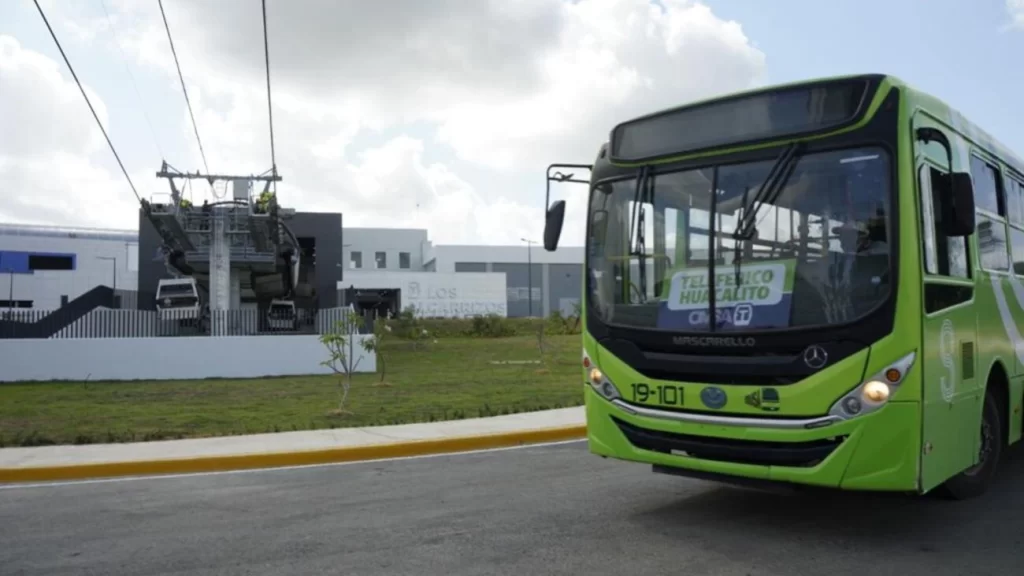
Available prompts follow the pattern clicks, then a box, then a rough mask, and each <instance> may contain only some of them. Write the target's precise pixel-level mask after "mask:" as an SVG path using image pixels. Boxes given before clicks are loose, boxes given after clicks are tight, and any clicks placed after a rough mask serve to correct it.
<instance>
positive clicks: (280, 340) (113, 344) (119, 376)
mask: <svg viewBox="0 0 1024 576" xmlns="http://www.w3.org/2000/svg"><path fill="white" fill-rule="evenodd" d="M356 338H357V339H358V340H359V342H362V340H364V339H365V338H367V336H356ZM355 348H356V350H357V356H356V357H357V358H358V365H357V366H356V372H375V371H376V369H377V357H376V355H375V354H370V353H368V352H366V351H365V350H363V348H362V346H361V345H357V346H355ZM327 358H328V354H327V349H326V348H325V347H324V346H323V344H321V343H320V341H319V339H318V337H317V336H256V337H246V336H226V337H221V338H209V337H178V338H124V339H122V338H97V339H58V340H5V341H4V342H3V344H2V345H0V366H3V370H0V382H24V381H49V380H84V379H85V378H86V377H88V379H89V380H92V381H97V380H191V379H202V378H259V377H262V376H300V375H307V374H330V373H331V370H330V369H329V368H327V367H325V366H321V365H320V362H322V361H324V360H326V359H327Z"/></svg>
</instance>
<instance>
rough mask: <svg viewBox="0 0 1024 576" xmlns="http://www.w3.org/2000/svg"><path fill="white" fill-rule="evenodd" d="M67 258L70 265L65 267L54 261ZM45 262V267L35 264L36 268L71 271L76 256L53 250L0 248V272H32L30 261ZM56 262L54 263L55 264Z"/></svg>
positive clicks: (76, 259) (75, 263)
mask: <svg viewBox="0 0 1024 576" xmlns="http://www.w3.org/2000/svg"><path fill="white" fill-rule="evenodd" d="M65 258H66V259H69V260H70V267H65V266H64V265H63V264H62V263H61V262H59V261H58V262H54V260H55V259H65ZM33 260H35V261H41V263H44V262H45V263H46V264H47V265H46V266H45V267H40V266H39V265H35V266H34V268H35V269H37V270H64V271H71V270H75V269H76V268H78V257H77V255H75V254H56V253H53V252H20V251H14V250H0V272H3V273H6V274H10V273H11V272H13V273H15V274H32V273H33V272H34V269H33V265H32V264H31V263H30V262H31V261H33ZM55 264H56V265H55Z"/></svg>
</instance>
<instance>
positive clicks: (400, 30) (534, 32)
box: [0, 0, 764, 244]
mask: <svg viewBox="0 0 1024 576" xmlns="http://www.w3.org/2000/svg"><path fill="white" fill-rule="evenodd" d="M661 4H662V5H663V8H662V7H659V6H656V5H654V4H652V3H650V2H649V0H578V1H575V2H571V3H570V2H566V1H564V0H519V1H517V2H507V1H504V0H477V1H474V2H461V1H456V0H436V1H434V2H422V1H420V0H405V1H394V2H389V3H386V4H385V3H372V2H356V1H354V0H352V1H349V2H340V1H336V0H307V1H303V2H271V3H269V6H268V16H269V19H270V51H271V75H272V78H273V88H274V93H273V98H274V129H275V139H276V152H277V163H278V167H279V170H280V172H281V173H282V174H283V175H284V178H285V179H284V181H283V182H282V183H281V184H280V185H279V190H280V194H281V199H282V202H283V203H285V204H286V205H290V206H296V207H299V208H301V209H307V210H337V211H343V212H344V214H345V221H346V223H347V224H351V225H356V224H363V225H372V226H414V225H416V226H425V227H428V228H429V229H430V232H431V236H432V237H433V238H434V240H435V241H439V242H466V243H469V242H485V243H502V242H518V239H519V238H520V237H522V236H529V237H534V238H539V236H540V230H541V228H542V226H543V223H542V210H543V201H542V195H543V187H542V184H541V182H542V174H543V168H544V166H545V165H546V164H548V163H550V162H552V161H570V162H580V161H582V162H589V161H591V160H592V159H593V157H594V155H595V153H596V151H597V148H598V146H599V145H600V144H601V143H602V141H603V140H604V139H605V138H606V137H607V134H608V131H609V130H610V129H611V127H612V126H613V125H614V124H615V123H616V122H618V121H621V120H623V119H625V118H627V117H630V116H633V115H637V114H640V113H644V112H648V111H651V110H654V109H657V108H661V107H666V106H670V105H676V104H680V103H683V102H685V101H688V100H693V99H695V98H700V97H706V96H709V95H713V94H715V93H720V92H724V91H731V90H736V89H741V88H745V87H748V86H750V85H752V84H755V83H757V82H759V81H760V78H761V74H762V70H763V68H764V55H763V54H762V53H760V52H759V51H758V50H756V49H754V48H753V47H752V46H751V44H750V42H749V41H748V39H747V38H746V36H745V35H744V34H743V32H742V29H741V28H740V26H739V25H738V24H737V23H735V22H726V21H723V20H721V19H720V18H718V17H716V16H715V15H714V14H713V13H712V11H711V10H710V9H709V8H708V7H706V6H704V5H702V4H700V3H697V2H693V1H690V0H663V2H662V3H661ZM107 5H108V6H109V8H110V10H111V15H112V17H113V18H114V19H115V21H116V22H117V24H116V25H117V27H118V32H119V36H118V38H120V39H121V41H122V45H123V47H124V48H125V51H126V53H128V54H131V55H133V56H134V57H135V58H137V62H135V63H133V65H136V66H138V65H143V66H154V67H156V68H157V69H159V70H162V71H163V72H164V73H165V79H166V86H165V88H166V89H167V90H172V91H179V90H180V86H179V85H178V80H177V73H176V71H175V68H174V64H173V60H172V59H171V56H170V50H169V48H168V46H167V38H166V34H165V32H164V29H163V23H162V21H161V20H160V15H159V12H158V11H157V9H156V3H148V2H147V3H139V2H132V1H128V0H107ZM166 9H167V11H168V13H167V16H168V20H169V21H170V25H171V29H172V31H173V32H174V39H175V46H176V48H177V50H178V55H179V57H180V60H181V66H182V70H183V72H184V74H185V79H186V82H187V83H188V88H189V95H190V97H191V98H192V103H193V106H194V108H195V110H196V119H197V122H198V124H199V129H200V132H201V134H202V136H203V143H204V146H205V148H206V151H207V156H208V158H209V160H210V168H211V170H213V171H216V172H231V173H238V172H241V173H248V172H254V173H255V172H262V171H264V170H266V169H268V168H269V167H270V149H269V136H268V129H267V108H266V92H265V85H264V82H265V77H264V68H263V43H262V23H261V20H260V10H259V5H258V4H253V3H252V2H248V1H242V0H223V1H218V2H205V1H202V0H178V1H176V2H174V3H167V5H166ZM75 26H76V28H75V30H76V36H77V37H80V38H101V39H103V41H105V42H112V41H113V37H112V36H111V35H109V34H105V33H103V31H104V30H106V27H107V23H106V17H105V16H103V15H102V13H101V15H100V17H99V18H95V17H94V18H92V19H91V20H90V19H88V18H76V25H75ZM110 55H111V66H112V70H114V69H116V68H117V67H119V66H120V65H121V63H120V62H118V61H117V60H116V59H115V58H117V57H119V53H118V52H117V51H116V50H113V51H111V52H110ZM54 66H55V65H54ZM56 70H57V68H56V67H55V68H53V73H55V72H56ZM51 75H52V74H51ZM40 82H41V81H40ZM48 82H49V83H48V84H39V85H37V86H27V85H26V86H25V87H24V88H22V89H21V90H22V96H21V98H24V99H27V100H33V99H35V98H37V97H38V94H37V92H38V91H40V90H53V91H55V92H56V93H57V94H64V92H63V91H62V90H66V89H67V82H66V81H65V82H63V84H60V83H54V81H53V80H52V79H51V80H50V81H48ZM72 88H73V84H72ZM46 98H57V97H56V96H46ZM77 98H78V101H77V102H76V101H74V100H73V99H68V100H67V101H63V100H62V101H59V102H56V103H52V104H51V105H52V106H57V107H58V108H59V111H58V112H57V114H65V113H66V114H67V115H68V117H69V118H70V117H72V116H74V117H75V121H76V122H86V121H90V122H91V119H90V118H88V116H87V115H86V114H82V111H81V110H80V108H82V107H83V106H84V104H83V103H82V102H81V101H80V100H81V96H80V95H77ZM23 129H24V128H22V127H19V129H18V131H17V132H15V133H16V134H18V136H17V137H16V138H14V139H13V140H12V144H11V145H12V146H15V145H20V144H19V143H18V141H20V140H21V139H22V138H23V137H24V138H28V139H31V138H34V137H35V135H25V136H22V132H21V130H23ZM76 130H77V129H76ZM93 130H94V131H95V128H93ZM52 131H53V133H54V134H58V133H60V134H63V133H66V132H67V130H66V129H65V128H53V129H52ZM81 133H82V134H89V132H88V131H87V130H85V129H84V127H83V128H82V132H81ZM177 136H179V137H180V138H181V139H182V141H184V142H188V145H189V147H194V136H193V134H192V128H191V124H190V123H189V121H188V117H187V113H186V114H183V115H182V117H181V122H180V131H179V133H178V134H177ZM368 142H369V144H368ZM126 145H127V144H126ZM0 146H2V143H0ZM76 151H77V153H79V154H81V155H82V156H83V157H86V158H88V157H89V154H94V153H95V150H93V149H91V148H89V149H86V148H82V147H81V146H79V147H78V148H75V149H73V150H68V152H69V153H75V152H76ZM168 161H170V162H171V163H172V164H174V165H176V166H178V167H179V168H182V169H190V170H195V169H196V168H197V167H199V164H198V156H196V157H195V158H189V159H175V158H168ZM190 163H191V164H190ZM456 167H457V168H456ZM140 168H145V169H149V168H151V167H150V166H145V167H140ZM149 171H150V172H151V170H149ZM456 171H457V172H458V173H456ZM2 175H3V171H2V170H0V176H2ZM69 178H70V176H69ZM152 182H153V179H152V176H148V180H147V182H146V183H145V185H147V186H149V185H150V184H151V183H152ZM28 185H29V186H31V182H29V183H28ZM560 197H562V196H560ZM128 198H130V196H129V197H128ZM583 198H584V193H583V191H582V188H580V189H579V190H577V191H576V192H575V194H573V196H572V200H571V201H570V211H569V217H568V218H567V229H566V233H565V235H564V236H563V238H564V239H565V241H566V242H569V243H573V244H579V243H581V242H582V221H583V218H582V215H581V214H580V213H579V211H580V210H582V207H583V206H584V201H583ZM73 201H74V200H73ZM8 211H12V212H13V211H14V210H13V209H10V210H8ZM132 223H133V222H132ZM132 223H128V224H126V225H132Z"/></svg>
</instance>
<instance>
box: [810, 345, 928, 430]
mask: <svg viewBox="0 0 1024 576" xmlns="http://www.w3.org/2000/svg"><path fill="white" fill-rule="evenodd" d="M916 355H917V354H916V352H911V353H910V354H907V355H906V356H904V357H903V358H900V359H899V360H897V361H895V362H893V363H892V364H890V365H888V366H886V367H885V368H884V369H882V370H880V371H879V372H878V373H876V374H874V375H873V376H872V377H871V378H868V379H867V380H865V381H864V382H863V383H861V385H860V386H857V387H856V388H854V389H853V390H850V391H849V392H848V393H846V395H844V396H843V397H842V398H840V399H839V400H838V401H837V402H836V403H835V404H833V405H832V409H831V410H829V412H828V413H829V415H831V416H838V417H839V418H842V419H843V420H848V419H850V418H854V417H856V416H861V415H864V414H870V413H872V412H874V411H876V410H879V409H881V408H882V407H883V406H885V405H886V404H887V403H888V402H889V398H891V397H892V395H893V394H895V393H896V390H898V389H899V387H900V384H902V383H903V381H904V380H905V379H906V377H907V372H909V371H910V367H911V366H913V365H914V359H915V358H916Z"/></svg>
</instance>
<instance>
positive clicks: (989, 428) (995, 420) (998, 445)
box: [941, 386, 1006, 500]
mask: <svg viewBox="0 0 1024 576" xmlns="http://www.w3.org/2000/svg"><path fill="white" fill-rule="evenodd" d="M1003 421H1004V420H1003V409H1002V408H1001V407H1000V406H999V400H998V399H997V397H996V394H995V392H994V391H993V390H992V387H991V386H989V387H988V390H987V391H986V392H985V406H984V409H983V410H982V416H981V430H980V434H981V447H980V450H979V451H980V453H981V454H980V456H979V460H978V464H976V465H974V466H971V467H970V468H968V469H967V470H964V471H963V472H960V473H959V474H957V475H956V476H954V477H952V478H950V479H949V480H947V481H946V483H945V484H943V485H942V488H941V493H942V494H943V495H944V496H946V497H948V498H951V499H954V500H967V499H969V498H975V497H977V496H981V495H982V494H984V493H985V492H987V491H988V489H989V486H991V484H992V480H993V479H994V478H995V476H996V471H997V470H998V469H999V463H1000V461H1001V460H1002V457H1003V452H1004V449H1005V448H1006V434H1005V432H1004V425H1003Z"/></svg>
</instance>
